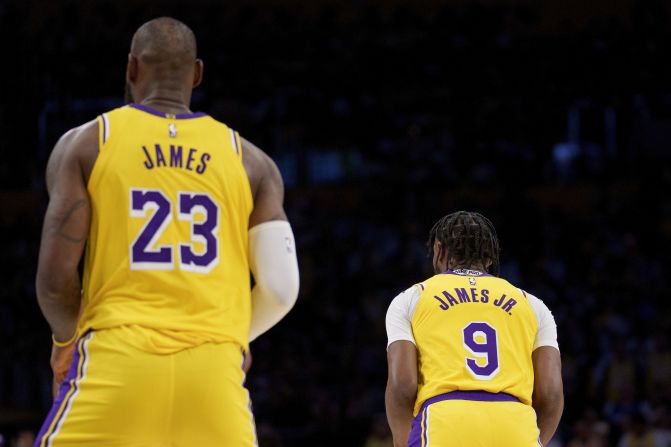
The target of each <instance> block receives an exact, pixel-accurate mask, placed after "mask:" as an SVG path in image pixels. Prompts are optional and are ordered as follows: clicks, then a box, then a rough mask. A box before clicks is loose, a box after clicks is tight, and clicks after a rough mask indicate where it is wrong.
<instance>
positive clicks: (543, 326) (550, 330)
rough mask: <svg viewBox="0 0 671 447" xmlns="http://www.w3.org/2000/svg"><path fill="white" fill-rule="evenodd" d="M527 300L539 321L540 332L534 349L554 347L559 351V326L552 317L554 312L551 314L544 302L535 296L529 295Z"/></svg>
mask: <svg viewBox="0 0 671 447" xmlns="http://www.w3.org/2000/svg"><path fill="white" fill-rule="evenodd" d="M527 299H528V300H529V304H531V307H532V308H533V310H534V313H535V314H536V320H537V321H538V332H537V333H536V341H535V342H534V349H536V348H540V347H541V346H552V347H554V348H557V349H559V343H557V324H556V323H555V319H554V317H553V316H552V312H550V309H548V307H547V306H546V305H545V303H544V302H543V301H541V300H539V299H538V298H536V297H535V296H533V295H531V294H527Z"/></svg>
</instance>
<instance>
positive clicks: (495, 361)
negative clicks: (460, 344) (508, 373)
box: [463, 321, 499, 380]
mask: <svg viewBox="0 0 671 447" xmlns="http://www.w3.org/2000/svg"><path fill="white" fill-rule="evenodd" d="M463 335H464V347H466V350H467V351H468V352H469V354H470V355H472V357H468V356H467V357H466V369H468V371H469V372H470V373H471V375H472V376H473V377H475V378H476V379H478V380H490V379H492V378H494V376H496V375H497V374H498V373H499V343H498V336H497V334H496V329H494V328H493V327H491V326H490V325H489V324H487V323H483V322H480V321H474V322H472V323H469V324H468V325H467V326H466V327H465V328H464V329H463Z"/></svg>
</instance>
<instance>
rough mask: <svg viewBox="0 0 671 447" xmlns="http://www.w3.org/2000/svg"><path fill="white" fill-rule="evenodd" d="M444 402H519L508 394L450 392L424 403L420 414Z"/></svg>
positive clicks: (475, 391) (476, 391)
mask: <svg viewBox="0 0 671 447" xmlns="http://www.w3.org/2000/svg"><path fill="white" fill-rule="evenodd" d="M444 400H472V401H476V402H520V400H519V399H518V398H517V397H515V396H513V395H512V394H508V393H489V392H487V391H478V390H474V391H451V392H449V393H444V394H439V395H437V396H433V397H431V398H429V399H427V400H425V401H424V403H423V404H422V407H421V408H420V413H421V412H422V411H424V409H425V408H426V407H428V406H429V405H431V404H435V403H436V402H442V401H444Z"/></svg>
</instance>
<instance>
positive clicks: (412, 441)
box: [408, 408, 425, 447]
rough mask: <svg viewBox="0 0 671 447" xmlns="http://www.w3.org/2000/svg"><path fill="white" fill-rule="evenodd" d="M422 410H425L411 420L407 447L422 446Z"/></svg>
mask: <svg viewBox="0 0 671 447" xmlns="http://www.w3.org/2000/svg"><path fill="white" fill-rule="evenodd" d="M424 410H425V409H424V408H423V409H422V410H421V411H420V412H419V413H417V416H415V418H414V419H413V420H412V426H411V428H410V436H409V437H408V447H421V446H422V418H423V417H424Z"/></svg>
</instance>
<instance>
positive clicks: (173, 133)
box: [168, 123, 177, 138]
mask: <svg viewBox="0 0 671 447" xmlns="http://www.w3.org/2000/svg"><path fill="white" fill-rule="evenodd" d="M168 134H169V135H170V138H176V137H177V126H175V124H174V123H170V124H168Z"/></svg>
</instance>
